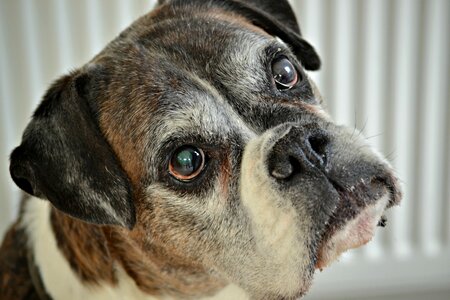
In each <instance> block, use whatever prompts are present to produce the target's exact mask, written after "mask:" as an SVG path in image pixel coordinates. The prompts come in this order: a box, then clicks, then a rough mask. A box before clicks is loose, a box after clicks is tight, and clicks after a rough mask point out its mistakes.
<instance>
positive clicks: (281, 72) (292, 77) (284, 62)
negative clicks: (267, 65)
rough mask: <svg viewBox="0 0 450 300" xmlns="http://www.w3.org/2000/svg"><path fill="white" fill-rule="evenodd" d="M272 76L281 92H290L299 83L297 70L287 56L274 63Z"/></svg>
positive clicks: (276, 59)
mask: <svg viewBox="0 0 450 300" xmlns="http://www.w3.org/2000/svg"><path fill="white" fill-rule="evenodd" d="M272 75H273V79H274V80H275V84H276V86H277V89H279V90H288V89H290V88H292V87H293V86H294V85H295V84H296V83H297V81H298V75H297V70H296V69H295V67H294V65H293V64H292V63H291V62H290V61H289V59H288V58H287V57H285V56H280V57H278V58H275V59H274V60H273V61H272Z"/></svg>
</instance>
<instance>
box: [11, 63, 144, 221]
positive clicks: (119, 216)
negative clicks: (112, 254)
mask: <svg viewBox="0 0 450 300" xmlns="http://www.w3.org/2000/svg"><path fill="white" fill-rule="evenodd" d="M88 73H89V72H85V73H80V72H78V73H73V74H71V75H68V76H65V77H63V78H61V79H59V80H58V81H56V82H55V83H54V84H53V86H52V87H51V88H50V89H49V90H48V91H47V93H46V95H45V96H44V99H43V101H42V103H41V104H40V105H39V107H38V108H37V110H36V111H35V113H34V115H33V118H32V120H31V122H30V123H29V125H28V127H27V128H26V130H25V132H24V135H23V137H22V143H21V144H20V146H19V147H17V148H16V149H14V151H13V152H12V154H11V158H10V160H11V163H10V173H11V177H12V179H13V180H14V182H15V183H16V184H17V185H18V186H19V187H20V188H21V189H23V190H24V191H26V192H27V193H29V194H31V195H35V196H36V197H39V198H44V199H48V200H49V201H50V202H51V203H52V204H53V205H54V206H55V207H56V208H58V209H59V210H61V211H63V212H65V213H67V214H69V215H71V216H73V217H75V218H78V219H81V220H84V221H86V222H91V223H96V224H109V225H121V226H124V227H127V228H132V227H133V225H134V223H135V208H134V204H133V202H132V192H131V186H130V183H129V179H128V177H127V175H126V174H125V172H124V171H123V169H122V168H121V166H120V164H119V162H118V160H117V158H116V156H115V154H114V153H113V151H112V149H111V147H110V145H109V144H108V142H107V141H106V139H105V138H104V136H103V134H102V133H101V131H100V128H99V126H98V122H97V117H96V113H95V109H94V107H92V106H90V104H89V101H88V97H89V84H90V82H91V81H92V80H93V79H92V78H91V76H92V74H88Z"/></svg>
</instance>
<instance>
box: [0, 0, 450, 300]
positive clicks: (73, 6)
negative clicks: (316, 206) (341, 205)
mask: <svg viewBox="0 0 450 300" xmlns="http://www.w3.org/2000/svg"><path fill="white" fill-rule="evenodd" d="M291 3H293V5H294V8H295V10H296V12H297V13H298V15H299V17H300V24H301V27H302V31H303V33H304V36H305V37H306V38H307V39H308V40H309V41H310V42H312V43H313V44H314V45H315V46H316V48H317V49H318V51H319V53H320V54H321V56H322V58H323V68H322V70H321V71H320V72H317V73H314V74H312V76H313V78H315V79H316V80H317V82H318V85H319V88H320V89H321V90H322V92H323V94H324V96H325V99H326V101H327V103H328V108H329V110H330V112H331V113H332V115H333V116H334V117H335V119H336V120H337V121H338V122H340V123H346V124H347V125H350V126H356V127H357V128H360V129H363V131H364V134H365V135H366V136H367V137H369V141H370V142H371V143H372V144H373V145H374V146H375V147H377V148H378V149H379V150H380V151H381V152H382V153H384V154H385V155H387V156H388V158H389V159H390V160H391V161H392V162H393V164H394V165H395V167H396V169H397V170H398V173H399V176H400V177H401V179H402V180H403V183H404V190H405V199H404V202H403V204H402V206H401V207H400V208H396V209H394V210H393V211H392V212H391V216H390V217H389V221H390V223H389V225H388V227H387V228H386V229H383V230H379V232H378V234H377V236H376V238H375V239H374V241H373V242H371V244H370V245H369V246H367V247H365V248H363V249H360V250H356V251H352V252H350V253H349V254H347V255H345V256H344V257H343V258H342V260H341V262H340V263H338V264H335V265H334V266H332V267H331V268H330V269H327V270H325V271H324V272H323V273H321V274H318V276H317V280H316V282H315V285H314V287H313V289H312V292H311V295H309V296H308V297H307V299H323V298H326V299H350V298H351V299H362V300H364V299H366V300H369V299H371V300H372V299H373V300H375V299H425V298H426V299H428V300H432V299H450V292H449V291H450V221H449V220H450V117H449V116H450V104H449V102H450V101H449V98H450V97H449V96H450V88H449V84H450V75H449V74H450V59H449V53H450V15H449V14H450V1H448V0H392V1H390V0H364V1H363V0H299V1H297V0H292V1H291ZM152 4H153V1H148V0H133V1H125V0H77V1H74V0H39V1H37V0H35V1H33V0H0V71H1V73H0V101H1V102H0V236H1V235H2V232H4V230H5V228H6V226H7V224H8V223H9V222H10V221H11V220H12V219H13V218H14V216H15V213H16V208H17V204H18V199H19V191H18V189H17V188H16V187H15V186H14V184H13V183H12V181H11V180H10V178H9V174H8V171H7V170H8V155H9V153H10V151H11V150H12V149H13V147H14V146H16V145H18V144H19V142H20V135H21V133H22V131H23V129H24V127H25V125H26V123H27V122H28V120H29V117H30V115H31V113H32V111H33V109H34V108H35V106H36V104H37V103H38V101H39V100H40V97H41V96H42V95H43V93H44V91H45V89H46V88H47V87H48V85H49V84H50V83H51V82H52V81H53V80H54V79H56V78H57V77H58V76H59V75H61V74H63V73H66V72H67V71H69V70H70V69H73V68H75V67H78V66H80V65H82V64H83V63H85V62H86V61H87V60H88V59H89V58H91V57H92V56H93V55H94V54H95V53H96V52H98V51H99V50H100V49H101V48H102V47H103V45H105V44H106V43H107V42H108V41H109V40H111V39H112V38H113V37H114V36H115V35H117V34H118V33H119V32H120V30H121V29H123V28H125V27H126V26H127V24H129V23H130V22H131V21H132V20H133V19H134V18H136V17H137V16H139V15H141V14H144V13H146V12H147V11H149V9H150V8H151V7H152ZM414 297H415V298H414Z"/></svg>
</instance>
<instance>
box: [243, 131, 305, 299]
mask: <svg viewBox="0 0 450 300" xmlns="http://www.w3.org/2000/svg"><path fill="white" fill-rule="evenodd" d="M264 142H265V137H261V138H257V139H253V140H252V141H250V143H249V144H248V145H247V146H246V149H245V152H244V158H243V162H242V173H241V199H242V203H243V204H244V206H245V208H246V209H247V211H248V213H249V216H250V219H251V222H252V228H253V235H254V237H255V242H256V244H257V247H258V248H257V250H258V251H257V253H258V255H260V256H261V257H263V258H264V259H265V264H267V266H266V267H265V268H264V272H261V273H260V276H261V277H263V276H264V277H266V279H269V278H270V280H269V282H265V283H264V284H265V285H266V287H267V289H268V290H273V291H280V292H281V293H282V294H287V295H289V294H290V293H292V292H294V291H298V288H299V286H302V285H303V286H305V287H306V284H302V283H303V281H304V280H305V278H302V277H301V275H303V274H304V272H303V271H302V270H306V269H307V266H308V264H309V259H308V257H309V255H308V248H307V246H306V245H307V243H308V236H307V235H306V234H305V235H303V239H302V240H300V239H299V234H300V235H301V232H300V233H299V230H300V229H301V228H305V226H304V225H305V221H306V219H307V217H306V216H305V220H300V219H301V218H299V215H298V212H296V210H295V208H294V207H293V205H292V203H291V201H290V200H289V199H285V198H283V197H282V196H281V195H280V194H278V193H277V191H276V189H274V187H273V183H272V182H271V181H270V178H269V177H268V175H267V174H268V173H267V171H266V170H265V169H264V168H266V162H265V158H264V155H263V151H262V149H261V148H263V147H262V144H264ZM302 219H303V218H302ZM306 223H307V221H306ZM263 273H264V274H263Z"/></svg>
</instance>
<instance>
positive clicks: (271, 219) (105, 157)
mask: <svg viewBox="0 0 450 300" xmlns="http://www.w3.org/2000/svg"><path fill="white" fill-rule="evenodd" d="M319 66H320V60H319V57H318V55H317V54H316V51H315V50H314V49H313V47H312V46H311V45H310V44H309V43H308V42H306V41H305V40H304V39H303V38H302V36H301V34H300V30H299V26H298V24H297V21H296V18H295V16H294V13H293V11H292V9H291V7H290V6H289V4H288V2H287V1H281V0H278V1H276V0H247V1H243V0H242V1H240V0H172V1H171V0H168V1H160V2H159V3H158V5H157V6H156V7H155V9H154V10H153V11H152V12H150V13H149V14H147V15H144V16H143V17H141V18H140V19H138V20H137V21H136V22H134V23H133V24H132V25H131V26H130V27H128V28H127V29H126V30H125V31H123V32H122V33H121V34H120V35H119V36H118V37H117V38H116V39H115V40H113V41H112V42H111V43H110V44H109V45H107V46H106V48H104V49H103V50H102V51H101V52H100V53H99V54H98V55H97V56H95V57H94V58H93V59H92V60H91V61H90V62H88V63H87V64H86V65H84V66H82V67H81V68H79V69H77V70H75V71H73V72H71V73H70V74H68V75H65V76H63V77H62V78H60V79H59V80H57V81H56V82H55V83H54V84H53V85H52V86H51V87H50V89H49V90H48V91H47V93H46V95H45V96H44V98H43V101H42V103H41V104H40V105H39V107H38V108H37V110H36V111H35V112H34V115H33V117H32V120H31V121H30V123H29V125H28V127H27V128H26V130H25V132H24V134H23V138H22V142H21V144H20V146H18V147H17V148H16V149H15V150H14V151H13V152H12V154H11V158H10V159H11V164H10V173H11V177H12V179H13V180H14V182H15V183H16V184H17V185H18V186H19V187H20V188H21V189H22V190H24V191H25V192H27V193H28V194H29V195H31V196H30V197H27V198H26V199H24V200H23V201H22V204H21V209H20V215H19V218H18V221H17V222H16V223H15V224H14V225H13V226H12V227H11V229H10V230H9V232H8V233H7V234H6V237H5V240H4V242H3V245H2V247H1V255H0V257H1V258H0V288H1V291H0V298H1V299H64V300H65V299H296V298H299V297H301V296H303V295H305V293H306V292H307V290H308V288H309V287H310V285H311V282H312V279H313V274H314V272H315V270H316V269H321V268H324V267H325V266H327V265H328V264H329V263H330V262H332V261H333V260H334V259H335V258H336V257H338V255H339V254H340V253H342V252H343V251H346V250H347V249H350V248H354V247H358V246H361V245H363V244H365V243H367V242H368V241H369V240H370V239H371V237H372V235H373V233H374V229H375V228H376V226H377V224H380V225H383V224H384V219H383V217H382V216H383V213H384V211H385V210H386V209H387V208H389V207H391V206H393V205H395V204H398V203H399V201H400V198H401V192H400V189H399V186H398V183H397V179H396V177H395V175H394V173H393V171H392V169H391V167H390V165H389V164H388V163H387V162H386V160H384V159H383V158H382V157H381V156H380V155H378V154H377V153H376V152H374V151H373V150H372V149H371V148H370V147H369V146H368V145H367V144H366V142H365V141H364V139H363V138H362V137H361V135H360V134H355V133H354V132H355V131H354V129H350V128H347V127H345V126H340V125H337V124H335V123H333V121H332V120H331V118H330V117H329V116H328V114H327V113H326V112H325V111H324V109H323V107H322V100H321V97H320V95H319V92H318V91H317V89H316V87H315V85H314V83H313V82H312V81H311V80H310V79H309V78H308V75H307V73H306V71H305V70H317V69H318V68H319ZM37 198H39V199H37ZM40 199H42V200H40ZM380 220H381V221H380Z"/></svg>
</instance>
